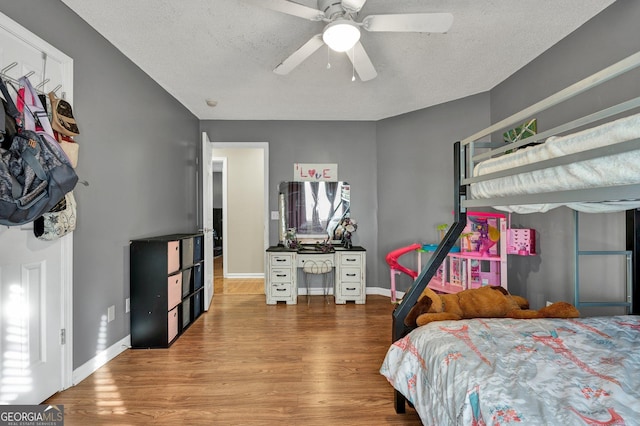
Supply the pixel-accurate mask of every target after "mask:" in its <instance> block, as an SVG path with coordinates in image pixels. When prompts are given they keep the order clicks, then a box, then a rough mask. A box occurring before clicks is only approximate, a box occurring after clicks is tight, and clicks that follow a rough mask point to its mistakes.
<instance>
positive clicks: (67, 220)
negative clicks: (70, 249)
mask: <svg viewBox="0 0 640 426" xmlns="http://www.w3.org/2000/svg"><path fill="white" fill-rule="evenodd" d="M75 229H76V199H75V197H74V196H73V192H67V193H66V194H65V196H64V198H63V199H62V200H60V202H59V203H58V204H56V205H55V206H54V207H53V208H52V209H51V211H49V212H47V213H44V214H43V215H42V216H40V217H39V218H37V219H36V220H34V221H33V233H34V235H35V236H36V238H38V239H39V240H45V241H53V240H56V239H58V238H60V237H62V236H64V235H67V234H68V233H70V232H73V231H74V230H75Z"/></svg>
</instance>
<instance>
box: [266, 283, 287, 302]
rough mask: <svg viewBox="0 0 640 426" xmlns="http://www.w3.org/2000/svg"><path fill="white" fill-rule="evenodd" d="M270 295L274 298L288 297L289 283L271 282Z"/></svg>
mask: <svg viewBox="0 0 640 426" xmlns="http://www.w3.org/2000/svg"><path fill="white" fill-rule="evenodd" d="M270 286H271V296H272V297H275V298H280V297H290V296H291V283H290V282H289V283H271V284H270Z"/></svg>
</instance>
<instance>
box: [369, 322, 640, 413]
mask: <svg viewBox="0 0 640 426" xmlns="http://www.w3.org/2000/svg"><path fill="white" fill-rule="evenodd" d="M380 373H381V374H382V375H384V376H385V377H386V378H387V380H389V382H390V383H391V384H392V385H393V386H394V387H395V388H396V389H397V390H398V391H400V392H401V393H402V394H403V395H404V396H405V397H406V398H407V400H409V401H410V402H411V403H412V404H413V405H414V407H415V409H416V411H417V412H418V414H419V415H420V418H421V420H422V422H423V423H424V424H426V425H438V426H441V425H478V426H480V425H511V424H518V425H565V426H566V425H640V316H631V315H625V316H615V317H591V318H580V319H569V320H567V319H535V320H517V319H472V320H463V321H441V322H434V323H430V324H427V325H425V326H423V327H419V328H417V329H416V330H413V331H412V332H411V333H409V334H408V335H407V336H406V337H404V338H403V339H401V340H399V341H397V342H395V343H394V344H393V345H392V346H391V347H390V348H389V350H388V352H387V355H386V357H385V360H384V362H383V364H382V367H381V368H380Z"/></svg>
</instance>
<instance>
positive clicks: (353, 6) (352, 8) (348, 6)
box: [342, 0, 367, 12]
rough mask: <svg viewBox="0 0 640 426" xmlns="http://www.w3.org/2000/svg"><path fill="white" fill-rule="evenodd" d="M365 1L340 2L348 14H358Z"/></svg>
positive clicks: (350, 0) (348, 0)
mask: <svg viewBox="0 0 640 426" xmlns="http://www.w3.org/2000/svg"><path fill="white" fill-rule="evenodd" d="M366 2H367V0H342V7H343V8H344V9H345V10H347V11H348V12H360V9H362V6H364V4H365V3H366Z"/></svg>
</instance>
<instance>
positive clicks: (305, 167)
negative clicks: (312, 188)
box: [293, 163, 338, 182]
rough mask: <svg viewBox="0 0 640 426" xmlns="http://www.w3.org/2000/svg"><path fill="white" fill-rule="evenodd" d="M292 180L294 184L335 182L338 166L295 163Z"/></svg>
mask: <svg viewBox="0 0 640 426" xmlns="http://www.w3.org/2000/svg"><path fill="white" fill-rule="evenodd" d="M293 180H294V181H295V182H320V181H324V182H337V181H338V165H337V164H308V163H295V164H294V165H293Z"/></svg>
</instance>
